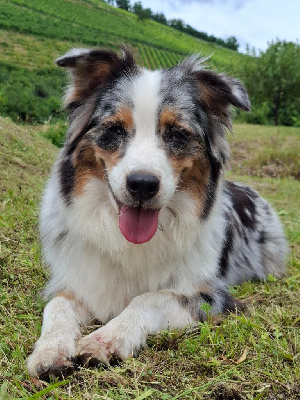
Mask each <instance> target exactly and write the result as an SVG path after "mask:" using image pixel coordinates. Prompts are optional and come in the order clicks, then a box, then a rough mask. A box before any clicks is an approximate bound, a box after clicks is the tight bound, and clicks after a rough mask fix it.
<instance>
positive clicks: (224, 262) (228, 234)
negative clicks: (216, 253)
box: [219, 217, 233, 277]
mask: <svg viewBox="0 0 300 400" xmlns="http://www.w3.org/2000/svg"><path fill="white" fill-rule="evenodd" d="M227 219H229V217H228V218H227ZM232 247H233V232H232V225H231V223H230V221H229V220H228V223H227V227H226V231H225V239H224V242H223V247H222V251H221V255H220V260H219V267H220V269H219V274H220V275H221V276H222V277H224V276H225V275H226V273H227V271H228V269H229V259H228V256H229V253H230V251H231V250H232Z"/></svg>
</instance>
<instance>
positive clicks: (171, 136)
mask: <svg viewBox="0 0 300 400" xmlns="http://www.w3.org/2000/svg"><path fill="white" fill-rule="evenodd" d="M164 139H165V142H166V143H167V145H168V146H169V147H170V149H171V150H173V151H178V150H181V149H184V148H185V147H186V146H187V144H188V142H189V133H188V132H186V131H185V130H184V129H181V128H180V127H172V126H170V127H168V128H167V129H166V132H165V134H164Z"/></svg>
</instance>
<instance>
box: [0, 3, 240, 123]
mask: <svg viewBox="0 0 300 400" xmlns="http://www.w3.org/2000/svg"><path fill="white" fill-rule="evenodd" d="M122 43H125V44H126V45H128V46H129V47H130V48H131V49H132V51H133V52H134V54H135V57H136V59H137V61H138V63H139V64H140V65H144V66H146V67H148V68H152V69H154V68H162V67H163V68H167V67H170V66H172V65H176V64H177V63H178V62H179V61H180V60H182V59H183V58H184V57H186V56H187V55H188V54H191V53H193V52H201V53H202V54H204V55H212V54H213V57H212V58H211V60H210V61H209V63H210V65H211V66H212V67H213V68H215V69H217V70H219V71H222V72H223V71H226V72H233V71H234V70H236V66H237V65H239V63H240V61H241V60H242V59H243V57H246V56H244V55H242V54H239V53H237V52H235V51H232V50H229V49H225V48H222V47H219V46H216V45H214V44H212V43H208V42H205V41H201V40H199V39H196V38H193V37H191V36H188V35H185V34H183V33H181V32H179V31H176V30H175V29H172V28H170V27H168V26H165V25H162V24H159V23H157V22H154V21H150V20H147V21H144V22H141V21H138V19H137V17H136V15H134V14H132V13H129V12H126V11H123V10H121V9H118V8H114V7H111V6H109V5H107V4H106V3H104V2H101V1H100V0H88V1H87V0H0V115H5V116H10V117H11V118H13V119H14V120H15V121H26V122H31V123H35V122H40V123H43V122H45V121H48V120H49V119H57V118H61V117H62V113H61V110H60V98H61V96H62V92H63V87H64V86H65V85H66V75H65V73H64V71H61V70H60V69H59V68H57V67H55V65H54V63H53V61H54V60H55V59H56V58H57V57H58V56H59V55H61V54H63V53H64V52H66V51H67V50H69V49H70V48H72V47H96V46H104V47H110V48H114V49H118V48H119V46H120V44H122ZM21 93H22V95H21Z"/></svg>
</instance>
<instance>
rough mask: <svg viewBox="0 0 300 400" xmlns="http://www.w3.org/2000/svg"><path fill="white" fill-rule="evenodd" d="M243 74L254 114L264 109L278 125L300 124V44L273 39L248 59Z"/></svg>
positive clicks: (268, 116)
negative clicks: (267, 45) (264, 49)
mask: <svg viewBox="0 0 300 400" xmlns="http://www.w3.org/2000/svg"><path fill="white" fill-rule="evenodd" d="M243 75H244V79H243V80H244V82H245V83H246V86H247V88H248V90H249V94H250V98H251V101H252V104H253V110H254V114H255V113H257V114H259V113H261V112H262V108H264V110H265V114H267V115H266V117H267V118H268V119H269V120H270V121H271V122H273V123H274V124H275V125H299V126H300V45H299V43H292V42H286V41H280V40H277V41H276V42H272V43H271V44H270V45H269V47H268V49H267V50H266V51H265V52H260V55H259V57H256V58H252V59H250V58H249V59H247V61H246V63H245V64H244V66H243ZM249 118H251V114H250V115H249ZM249 122H250V121H249Z"/></svg>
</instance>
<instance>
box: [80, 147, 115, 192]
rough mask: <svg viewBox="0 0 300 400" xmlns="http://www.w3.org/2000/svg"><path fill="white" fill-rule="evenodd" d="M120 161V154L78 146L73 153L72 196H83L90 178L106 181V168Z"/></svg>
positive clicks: (97, 148) (108, 168)
mask: <svg viewBox="0 0 300 400" xmlns="http://www.w3.org/2000/svg"><path fill="white" fill-rule="evenodd" d="M119 159H120V152H119V151H115V152H113V153H109V152H107V151H105V150H103V149H101V148H99V147H98V146H97V145H89V146H87V147H84V143H83V144H82V146H79V147H78V149H76V151H75V152H74V155H73V163H74V165H75V185H74V195H75V196H79V195H81V194H83V192H84V188H85V185H86V184H87V182H88V181H89V180H90V179H91V178H98V179H100V180H102V181H106V180H107V178H106V168H107V170H110V169H111V168H112V167H114V166H115V165H116V164H117V162H118V161H119Z"/></svg>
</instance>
